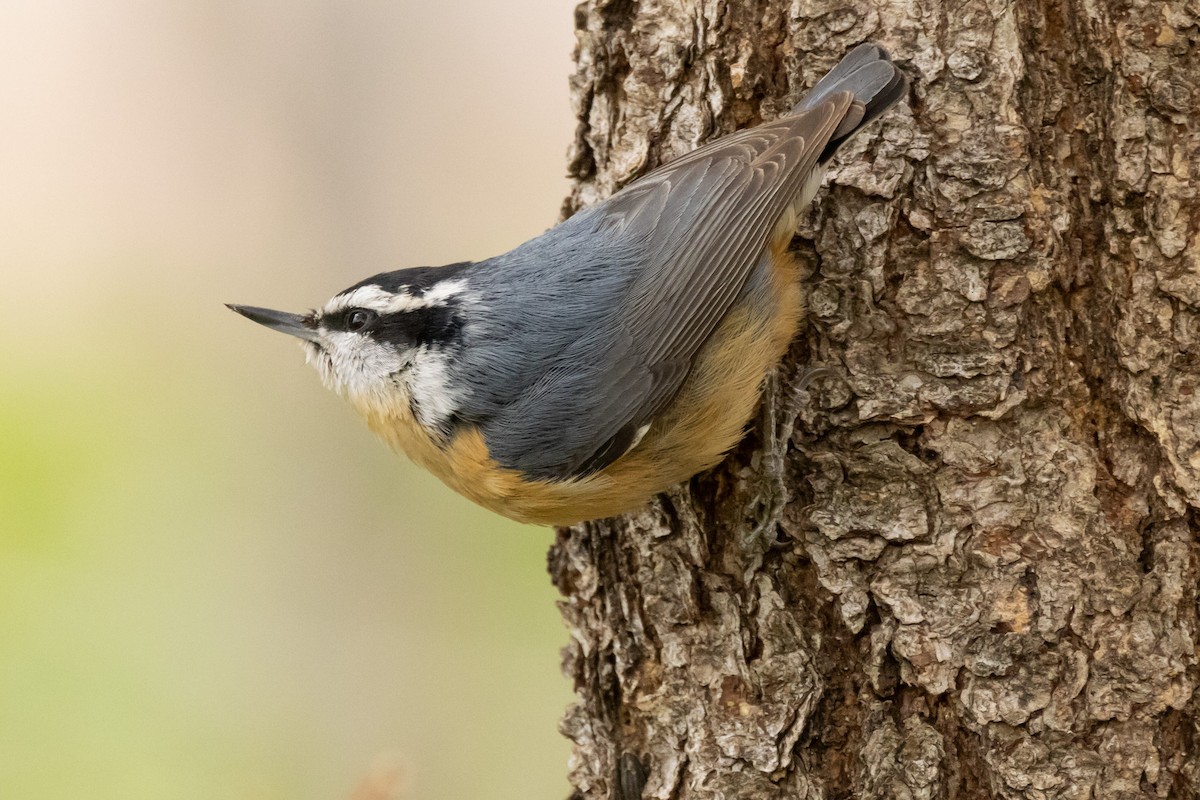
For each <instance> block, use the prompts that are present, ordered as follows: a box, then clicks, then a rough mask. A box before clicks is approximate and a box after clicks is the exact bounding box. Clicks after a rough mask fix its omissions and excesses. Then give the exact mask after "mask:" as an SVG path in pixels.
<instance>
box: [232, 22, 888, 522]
mask: <svg viewBox="0 0 1200 800" xmlns="http://www.w3.org/2000/svg"><path fill="white" fill-rule="evenodd" d="M906 91H907V82H906V80H905V78H904V75H903V74H902V73H901V72H900V70H899V69H897V68H896V67H895V66H894V65H893V64H892V62H891V60H890V58H889V56H888V54H887V52H886V51H884V50H883V49H882V48H880V47H877V46H875V45H871V44H863V45H860V46H858V47H856V48H855V49H854V50H852V51H851V52H850V53H849V54H847V55H846V57H845V58H844V59H842V61H841V62H840V63H839V64H838V65H837V66H836V67H834V68H833V70H832V71H830V72H829V74H827V75H826V76H825V77H824V78H822V79H821V80H820V81H819V82H818V83H817V85H816V86H815V87H814V88H813V90H812V91H811V92H810V93H809V94H808V95H807V96H806V97H805V98H804V99H803V100H802V101H801V102H800V104H799V105H797V106H796V107H795V108H794V109H793V111H792V113H791V114H790V115H789V116H786V117H783V118H781V119H777V120H775V121H774V122H768V123H765V124H763V125H760V126H758V127H756V128H750V129H747V130H743V131H739V132H737V133H734V134H732V135H729V136H726V137H724V138H722V139H718V140H717V141H714V142H712V143H710V144H707V145H705V146H704V147H701V148H699V149H697V150H695V151H693V152H691V153H688V154H687V155H684V156H683V157H681V158H678V159H676V160H675V161H672V162H670V163H668V164H666V165H665V166H662V167H660V168H658V169H657V170H655V171H654V172H651V173H650V174H649V175H646V176H645V177H643V178H641V179H640V180H637V181H635V182H633V183H631V184H630V185H629V186H626V187H625V188H624V189H622V190H621V191H619V192H617V193H616V194H614V195H612V196H611V197H609V198H608V199H607V200H605V201H604V202H602V203H599V204H597V205H595V206H592V207H591V208H588V209H585V210H583V211H580V212H579V213H577V214H575V215H574V216H573V217H571V218H570V219H568V220H566V221H565V222H563V223H561V224H560V225H558V226H557V227H555V228H552V229H551V230H549V231H547V232H546V233H544V234H542V235H541V236H538V237H537V238H535V239H532V240H530V241H528V242H526V243H525V244H523V245H521V246H520V247H518V248H516V249H515V250H513V251H511V252H509V253H505V254H504V255H501V256H497V257H496V258H491V259H488V260H486V261H481V262H478V263H461V264H451V265H449V266H445V267H440V268H429V267H419V268H415V269H403V270H398V271H396V272H385V273H382V274H380V275H376V276H374V277H371V278H367V279H366V280H364V281H361V282H360V283H357V284H355V285H354V286H351V287H350V288H349V289H346V290H345V291H344V292H341V293H340V294H338V295H336V296H335V297H334V298H333V299H332V300H330V301H329V302H328V303H326V304H325V306H324V307H323V308H321V309H320V310H317V311H313V312H310V313H308V314H303V315H301V314H287V313H283V312H280V311H271V310H269V309H263V308H252V307H247V306H230V308H232V309H233V310H234V311H237V312H238V313H240V314H242V315H244V316H246V317H249V318H250V319H252V320H254V321H255V322H258V323H261V324H263V325H266V326H267V327H268V328H272V329H274V330H277V331H282V332H283V333H287V334H291V335H292V336H296V337H299V338H300V339H303V340H304V347H305V349H306V351H307V354H308V360H309V362H311V363H312V364H314V365H315V366H316V368H317V371H318V372H320V373H321V378H322V380H323V381H324V382H325V384H326V385H327V386H329V387H331V388H333V389H335V390H336V391H338V392H339V393H340V394H342V395H344V396H345V397H346V398H347V399H348V400H349V401H350V402H351V404H353V405H354V407H355V408H356V409H358V411H359V413H361V414H362V415H363V416H364V417H365V418H366V420H367V423H368V424H369V425H370V427H371V428H372V429H373V430H374V431H375V432H376V433H378V434H379V435H380V436H382V437H383V439H385V440H386V441H387V442H388V443H389V444H390V445H391V446H392V447H394V448H397V449H400V450H403V451H404V452H406V453H407V454H408V455H409V456H410V457H411V458H412V459H413V460H415V461H417V462H418V463H419V464H421V465H423V466H424V467H426V468H427V469H429V470H430V471H432V472H433V473H434V474H435V475H437V476H438V477H439V478H441V479H442V480H443V481H445V482H446V483H447V484H449V485H450V486H451V487H452V488H454V489H455V490H457V491H458V492H461V493H462V494H464V495H466V496H467V497H469V498H471V499H472V500H474V501H476V502H478V503H480V504H481V505H483V506H486V507H487V508H490V509H492V510H494V511H497V512H499V513H501V514H503V515H505V516H508V517H512V518H513V519H516V520H521V521H524V522H533V523H542V524H554V525H562V524H568V523H573V522H578V521H580V520H587V519H596V518H599V517H608V516H612V515H615V514H618V513H621V512H624V511H628V510H630V509H632V508H634V507H636V506H638V505H640V504H641V503H643V502H645V501H646V500H647V499H648V498H649V497H650V496H651V495H653V494H655V493H657V492H660V491H663V490H664V489H667V488H669V487H670V486H673V485H674V484H677V483H680V482H682V481H685V480H687V479H688V478H690V477H691V476H693V475H695V474H696V473H698V472H700V471H702V470H704V469H707V468H709V467H711V466H713V465H714V464H716V463H717V462H718V461H720V460H721V458H722V456H723V455H724V454H725V453H726V452H727V451H728V450H729V449H730V448H731V447H733V445H735V444H736V443H737V442H738V440H739V439H740V438H741V436H742V433H743V427H744V425H745V423H746V421H747V420H748V419H749V418H750V417H751V416H752V415H753V413H754V410H755V407H756V405H757V403H758V399H759V394H760V392H761V386H762V382H763V379H764V377H765V376H766V375H767V373H768V372H769V371H770V370H771V369H772V368H773V367H774V366H775V365H776V364H777V363H778V362H779V360H780V359H781V358H782V357H783V354H784V352H785V351H786V349H787V346H788V343H789V342H790V341H791V339H792V337H793V335H794V334H795V332H796V329H797V327H798V326H799V324H800V319H801V316H802V311H803V302H802V299H801V292H800V287H799V286H798V281H797V265H796V263H795V261H794V259H793V258H792V257H791V256H790V255H789V253H788V245H789V243H790V241H791V238H792V235H793V233H794V232H795V227H796V215H797V212H798V211H799V209H801V208H803V207H804V206H805V205H806V204H807V203H808V202H809V201H810V200H811V199H812V197H813V195H814V194H815V193H816V191H817V188H818V187H819V185H820V182H821V177H822V175H823V173H824V168H825V166H826V164H828V163H829V160H830V159H831V158H832V157H833V155H834V153H836V152H837V150H838V147H840V146H841V144H842V143H843V142H845V141H846V140H847V139H848V138H849V137H850V136H852V135H854V133H855V132H857V131H858V130H859V129H861V128H862V127H863V126H865V125H867V124H868V123H870V122H871V121H872V120H874V119H875V118H876V117H878V116H879V115H880V114H882V113H884V112H885V111H887V109H889V108H890V107H891V106H892V105H893V104H894V103H896V102H897V101H898V100H899V99H900V98H901V97H903V96H904V95H905V93H906Z"/></svg>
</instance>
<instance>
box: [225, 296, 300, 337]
mask: <svg viewBox="0 0 1200 800" xmlns="http://www.w3.org/2000/svg"><path fill="white" fill-rule="evenodd" d="M225 306H226V307H227V308H228V309H229V310H231V311H236V312H237V313H239V314H241V315H242V316H243V317H245V318H246V319H252V320H254V321H255V322H257V323H258V324H259V325H265V326H267V327H268V328H270V329H271V330H273V331H279V332H280V333H286V334H287V335H288V336H296V337H298V338H300V339H305V340H307V341H310V342H315V341H316V340H317V326H316V323H315V321H314V320H313V318H312V317H311V316H305V315H303V314H289V313H287V312H286V311H272V310H271V309H269V308H255V307H254V306H235V305H234V304H232V303H226V304H225Z"/></svg>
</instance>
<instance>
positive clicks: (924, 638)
mask: <svg viewBox="0 0 1200 800" xmlns="http://www.w3.org/2000/svg"><path fill="white" fill-rule="evenodd" d="M576 23H577V36H578V47H577V52H576V61H577V65H578V68H577V72H576V74H575V76H574V78H573V81H572V91H573V97H574V102H575V110H576V114H577V116H578V119H579V128H578V132H577V136H576V140H575V142H574V145H573V146H572V152H571V158H570V164H571V166H570V169H571V174H572V176H573V178H574V179H575V181H576V184H575V190H574V192H573V193H572V196H571V197H570V198H569V199H568V201H567V204H566V210H567V212H568V213H569V212H570V211H573V210H574V209H576V208H579V207H582V206H584V205H586V204H588V203H591V202H594V201H595V200H597V199H599V198H601V197H604V196H606V195H607V194H609V193H611V192H612V191H613V190H615V189H616V188H618V187H620V186H621V185H623V184H625V183H626V182H628V181H630V180H632V179H634V178H635V177H637V176H638V175H640V174H642V173H644V172H646V171H647V170H649V169H651V168H653V166H655V165H656V164H658V163H661V162H663V161H665V160H668V159H670V158H671V157H673V156H676V155H679V154H681V153H683V152H686V151H687V150H690V149H692V148H694V147H695V146H697V145H699V144H702V143H703V142H705V141H707V140H709V139H711V138H714V137H716V136H719V135H722V134H725V133H729V132H731V131H733V130H735V129H738V128H741V127H745V126H747V125H752V124H755V123H756V122H759V121H761V120H766V119H771V118H774V117H776V116H778V115H780V114H782V113H785V112H786V110H787V109H788V108H789V107H790V106H791V105H792V104H793V103H794V102H795V101H796V100H797V99H798V98H799V97H800V95H801V94H802V92H803V90H804V88H805V87H807V86H810V85H811V84H812V83H813V82H814V81H815V79H816V78H817V77H818V76H819V75H821V74H822V73H823V72H824V71H825V70H827V69H828V68H829V67H831V66H832V65H833V64H834V63H835V62H836V60H837V59H838V58H839V57H840V56H841V55H842V54H843V53H844V52H845V51H846V50H847V49H848V48H849V47H851V46H853V45H854V44H857V43H858V42H860V41H864V40H872V41H877V42H879V43H881V44H883V45H885V46H886V47H888V48H889V49H890V50H891V52H892V53H893V55H894V56H895V57H896V58H897V60H898V61H899V62H900V63H901V64H902V65H903V66H904V68H905V69H906V70H907V71H908V73H909V75H910V77H911V79H912V83H913V88H912V92H911V96H910V99H909V102H908V103H905V104H902V105H901V106H900V107H898V108H897V109H895V110H893V111H892V112H890V113H889V114H888V115H887V116H886V117H885V118H884V119H883V120H882V124H880V125H877V126H875V127H873V128H871V129H869V130H868V131H865V132H864V133H863V135H860V136H859V137H858V138H857V139H856V140H855V141H854V142H853V144H852V145H851V146H849V147H847V148H846V151H845V152H843V154H841V155H840V156H839V158H838V159H837V161H836V163H835V165H834V168H833V169H832V170H831V174H830V180H829V186H828V189H826V190H823V192H822V194H821V195H820V196H819V197H818V200H817V202H816V203H815V204H814V207H813V208H812V210H811V211H810V212H809V213H808V214H807V215H806V217H805V219H804V220H803V222H802V224H801V228H800V231H799V233H798V236H797V238H796V240H795V242H794V248H795V250H796V252H797V255H798V257H799V258H800V259H801V261H802V262H803V263H804V264H805V265H806V267H807V272H808V275H807V277H806V279H805V281H804V288H805V294H806V296H807V298H808V306H809V315H808V321H807V324H806V326H805V331H804V333H803V334H802V336H801V337H800V339H799V341H797V342H796V344H795V346H794V347H793V350H792V352H791V354H790V355H789V357H788V359H787V361H786V362H785V363H784V365H782V367H781V368H780V371H779V375H778V376H776V378H775V379H774V380H772V381H771V382H770V383H769V388H768V392H767V397H766V400H765V408H764V411H763V414H762V418H761V419H760V420H759V421H758V423H757V424H756V425H755V426H754V428H753V430H751V432H750V433H749V435H748V436H747V439H746V441H745V442H744V443H743V444H742V445H741V446H740V447H739V448H738V449H737V451H736V452H734V453H733V454H731V456H730V458H729V459H728V460H727V462H726V463H725V464H723V465H722V466H721V467H719V468H718V469H716V470H713V471H712V472H710V473H708V474H705V475H702V476H699V477H697V478H695V479H693V481H691V483H690V484H689V485H687V486H684V487H680V488H679V489H678V490H676V491H674V492H671V493H669V494H668V495H665V496H663V497H661V498H659V499H657V500H656V501H654V502H653V503H651V504H650V505H648V506H647V507H646V508H645V509H644V510H642V511H640V512H638V513H635V514H631V515H629V516H627V517H624V518H621V519H617V520H610V521H605V522H598V523H589V524H586V525H582V526H578V527H576V528H572V529H566V530H562V531H560V532H559V535H558V540H557V542H556V544H555V546H554V548H553V550H552V551H551V555H550V568H551V573H552V575H553V577H554V580H555V582H556V584H557V585H558V587H559V588H560V590H561V591H562V594H563V600H562V603H561V606H562V611H563V616H564V619H565V621H566V623H567V626H568V628H569V630H570V633H571V639H570V644H569V645H568V647H567V648H566V650H565V656H564V669H565V670H566V672H567V674H568V675H569V676H570V677H571V678H572V679H573V680H574V681H575V686H576V688H577V691H578V693H579V700H578V702H577V703H576V704H575V705H574V706H573V707H572V708H571V709H570V710H569V711H568V713H567V716H566V718H565V719H564V722H563V730H564V732H565V733H566V735H567V736H569V737H570V738H571V739H572V741H573V742H574V744H575V749H574V755H573V758H572V762H571V780H572V783H573V785H574V787H575V790H576V793H577V795H578V796H579V797H583V798H589V799H590V798H604V799H605V800H608V798H620V799H622V800H624V799H626V798H635V797H639V796H642V797H646V798H662V799H664V800H665V799H666V798H679V800H685V799H686V800H692V799H693V798H719V797H725V798H775V797H780V798H783V797H787V798H840V797H854V798H891V797H900V798H991V797H997V798H1095V799H1096V800H1100V799H1101V798H1104V799H1108V798H1143V797H1145V798H1149V797H1156V798H1188V797H1195V796H1200V755H1198V750H1200V710H1198V708H1197V702H1196V699H1195V691H1196V686H1197V678H1198V669H1200V667H1198V664H1197V651H1196V626H1197V616H1198V615H1197V597H1196V582H1197V569H1198V567H1200V558H1198V556H1200V551H1198V548H1197V537H1196V533H1197V529H1198V527H1200V525H1198V520H1197V509H1198V508H1200V391H1197V384H1198V383H1200V88H1198V87H1200V4H1198V3H1197V2H1196V0H1168V2H1165V3H1162V2H1160V3H1147V2H1123V1H1121V0H1032V1H1031V2H1024V3H1003V2H997V0H967V1H966V2H964V3H955V4H950V5H946V4H942V3H939V2H937V0H887V1H885V0H877V1H875V0H872V1H871V2H865V1H863V2H856V3H855V4H854V5H852V6H846V5H844V4H839V3H833V2H828V1H827V0H799V1H797V2H788V3H783V2H780V1H779V0H749V2H737V3H734V2H723V1H721V0H704V1H703V2H699V3H684V2H679V0H643V1H642V2H639V1H638V0H609V1H608V2H605V0H593V1H592V2H588V3H585V4H583V5H581V6H580V7H579V8H578V10H577V12H576ZM814 368H818V369H820V370H821V372H820V373H815V374H817V375H819V377H816V378H812V379H811V381H809V380H808V379H806V377H805V376H810V377H811V375H813V374H814V373H812V372H811V370H813V369H814ZM753 530H766V531H768V533H769V539H770V541H771V542H772V543H771V544H770V546H769V547H766V548H756V547H755V546H754V542H755V541H756V539H755V538H754V537H749V536H748V535H747V534H748V533H749V532H750V531H753Z"/></svg>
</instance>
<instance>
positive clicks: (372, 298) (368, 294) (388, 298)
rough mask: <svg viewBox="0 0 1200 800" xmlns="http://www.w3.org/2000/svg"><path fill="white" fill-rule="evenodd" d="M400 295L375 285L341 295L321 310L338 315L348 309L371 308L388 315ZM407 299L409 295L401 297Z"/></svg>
mask: <svg viewBox="0 0 1200 800" xmlns="http://www.w3.org/2000/svg"><path fill="white" fill-rule="evenodd" d="M397 296H398V295H394V294H392V293H391V292H387V291H384V290H383V289H382V288H380V287H379V286H376V285H375V284H369V285H367V286H360V287H358V288H357V289H355V290H354V291H352V292H349V293H347V294H340V295H338V296H337V297H335V298H333V299H332V300H330V301H329V302H328V303H326V304H325V308H323V309H321V314H322V315H326V314H336V313H338V312H339V311H345V310H346V309H348V308H369V309H371V310H372V311H379V312H383V313H386V312H387V310H388V305H389V304H390V303H391V302H392V301H393V300H395V299H396V297H397ZM399 296H401V297H407V295H406V294H405V295H399Z"/></svg>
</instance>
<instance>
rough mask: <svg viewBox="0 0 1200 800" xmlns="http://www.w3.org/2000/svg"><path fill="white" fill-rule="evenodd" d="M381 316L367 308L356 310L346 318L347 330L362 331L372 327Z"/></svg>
mask: <svg viewBox="0 0 1200 800" xmlns="http://www.w3.org/2000/svg"><path fill="white" fill-rule="evenodd" d="M378 318H379V315H378V314H376V313H375V312H374V311H370V310H368V309H365V308H356V309H354V310H353V311H351V312H350V314H349V316H347V317H346V330H348V331H361V330H363V329H365V328H367V327H369V326H370V325H371V323H372V322H374V321H375V320H376V319H378Z"/></svg>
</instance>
